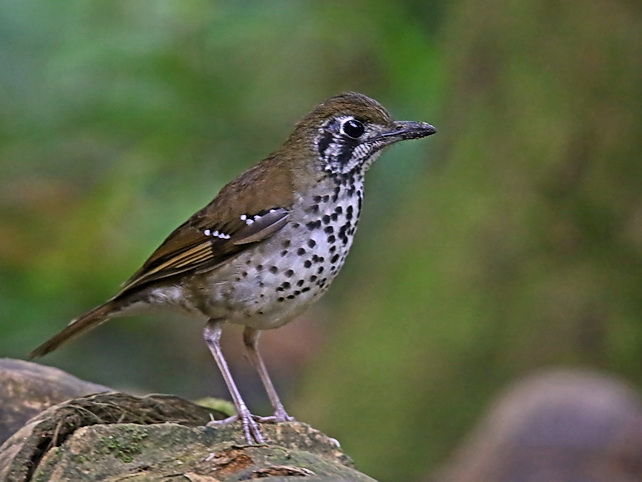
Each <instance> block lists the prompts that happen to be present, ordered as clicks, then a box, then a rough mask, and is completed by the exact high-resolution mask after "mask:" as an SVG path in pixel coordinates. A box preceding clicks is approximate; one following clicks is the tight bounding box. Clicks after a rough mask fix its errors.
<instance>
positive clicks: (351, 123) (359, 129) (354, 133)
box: [341, 119, 366, 139]
mask: <svg viewBox="0 0 642 482" xmlns="http://www.w3.org/2000/svg"><path fill="white" fill-rule="evenodd" d="M365 130H366V128H365V127H364V125H363V124H362V123H361V122H359V121H358V120H356V119H350V120H348V121H345V122H344V123H343V125H342V126H341V131H342V132H343V133H344V134H345V135H347V136H348V137H352V138H353V139H357V138H359V137H361V136H362V135H363V133H364V132H365Z"/></svg>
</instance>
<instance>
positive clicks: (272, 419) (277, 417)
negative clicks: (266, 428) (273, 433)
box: [254, 409, 294, 423]
mask: <svg viewBox="0 0 642 482" xmlns="http://www.w3.org/2000/svg"><path fill="white" fill-rule="evenodd" d="M254 418H255V419H256V420H258V421H259V422H261V423H280V422H294V417H291V416H289V415H288V413H287V412H286V411H285V409H280V410H276V411H275V412H274V415H271V416H269V417H257V416H256V415H255V416H254Z"/></svg>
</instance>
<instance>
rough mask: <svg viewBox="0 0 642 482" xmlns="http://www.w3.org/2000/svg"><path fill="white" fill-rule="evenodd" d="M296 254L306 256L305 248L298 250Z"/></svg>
mask: <svg viewBox="0 0 642 482" xmlns="http://www.w3.org/2000/svg"><path fill="white" fill-rule="evenodd" d="M296 254H298V255H299V256H303V255H304V254H305V248H299V249H297V250H296Z"/></svg>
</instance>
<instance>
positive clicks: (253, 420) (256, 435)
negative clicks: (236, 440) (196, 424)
mask: <svg viewBox="0 0 642 482" xmlns="http://www.w3.org/2000/svg"><path fill="white" fill-rule="evenodd" d="M238 421H240V422H241V426H242V427H243V435H244V436H245V440H246V441H247V443H248V444H249V445H260V444H264V443H265V437H264V436H263V434H262V433H261V429H260V427H259V424H258V423H257V422H261V417H257V416H255V415H252V414H251V413H250V412H247V413H243V414H237V415H232V416H231V417H228V418H224V419H223V420H211V421H210V422H208V423H207V426H208V427H216V426H217V425H219V426H220V425H224V424H230V423H236V422H238Z"/></svg>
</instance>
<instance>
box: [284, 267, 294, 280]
mask: <svg viewBox="0 0 642 482" xmlns="http://www.w3.org/2000/svg"><path fill="white" fill-rule="evenodd" d="M293 274H294V271H292V270H291V269H289V270H287V271H286V272H285V276H287V277H288V278H289V277H290V276H292V275H293Z"/></svg>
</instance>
